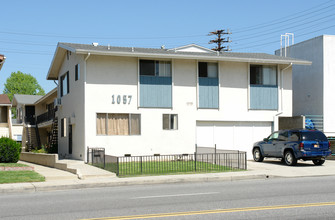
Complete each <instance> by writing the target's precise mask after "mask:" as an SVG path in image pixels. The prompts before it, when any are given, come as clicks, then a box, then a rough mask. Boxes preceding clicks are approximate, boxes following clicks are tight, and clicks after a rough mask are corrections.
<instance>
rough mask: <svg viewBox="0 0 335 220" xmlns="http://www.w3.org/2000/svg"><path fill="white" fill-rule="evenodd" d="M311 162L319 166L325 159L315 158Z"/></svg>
mask: <svg viewBox="0 0 335 220" xmlns="http://www.w3.org/2000/svg"><path fill="white" fill-rule="evenodd" d="M313 163H314V165H317V166H321V165H322V164H324V163H325V160H320V159H316V160H313Z"/></svg>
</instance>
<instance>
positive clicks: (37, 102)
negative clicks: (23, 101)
mask: <svg viewBox="0 0 335 220" xmlns="http://www.w3.org/2000/svg"><path fill="white" fill-rule="evenodd" d="M54 93H57V87H56V88H54V89H53V90H51V91H50V92H48V93H47V94H45V95H44V96H43V97H42V98H40V99H39V100H37V101H36V102H35V103H34V104H35V105H36V104H39V103H40V102H42V101H43V100H45V99H46V98H48V97H50V96H51V95H53V94H54Z"/></svg>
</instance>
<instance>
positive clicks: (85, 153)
mask: <svg viewBox="0 0 335 220" xmlns="http://www.w3.org/2000/svg"><path fill="white" fill-rule="evenodd" d="M90 56H91V53H88V54H87V56H86V57H85V61H84V64H85V68H84V155H83V156H84V158H85V157H86V155H87V152H86V151H87V147H86V143H87V140H86V136H87V135H86V74H87V60H88V58H89V57H90ZM84 161H85V162H86V163H88V158H86V159H84Z"/></svg>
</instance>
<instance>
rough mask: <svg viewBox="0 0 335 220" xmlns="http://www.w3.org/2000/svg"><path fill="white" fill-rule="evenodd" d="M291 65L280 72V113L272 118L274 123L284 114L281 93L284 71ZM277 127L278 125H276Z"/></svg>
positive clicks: (282, 90)
mask: <svg viewBox="0 0 335 220" xmlns="http://www.w3.org/2000/svg"><path fill="white" fill-rule="evenodd" d="M292 65H293V63H290V64H289V65H288V66H287V67H285V68H284V69H281V70H280V87H281V88H280V112H278V113H277V114H276V115H275V116H274V117H273V121H274V122H275V121H276V118H277V117H278V116H279V115H281V114H283V113H284V108H283V105H284V102H283V92H284V71H285V70H287V69H288V68H290V67H291V66H292ZM278 127H279V123H278ZM278 129H279V128H276V129H275V130H278Z"/></svg>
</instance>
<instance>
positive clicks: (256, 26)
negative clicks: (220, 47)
mask: <svg viewBox="0 0 335 220" xmlns="http://www.w3.org/2000/svg"><path fill="white" fill-rule="evenodd" d="M329 2H334V1H333V0H330V1H328V2H325V3H322V4H319V5H318V6H316V7H312V8H309V9H306V10H304V11H301V12H298V13H294V14H292V15H288V16H286V17H291V16H295V15H297V14H302V13H305V12H307V11H310V10H313V9H315V8H318V7H320V6H322V5H325V4H328V3H329ZM334 5H335V4H333V5H330V6H327V7H324V8H321V9H319V10H315V11H312V12H310V13H308V15H310V14H312V13H314V12H319V11H322V10H323V9H327V8H329V7H333V6H334ZM303 16H305V15H300V16H295V17H293V18H290V19H286V20H282V19H283V18H279V19H275V20H272V21H270V22H266V23H262V24H258V25H253V26H249V27H247V28H241V29H243V30H237V31H234V33H242V32H247V31H249V30H255V29H256V28H257V29H259V28H263V27H269V26H272V25H274V24H277V23H284V22H286V21H290V20H293V19H296V18H299V17H303ZM277 21H278V22H277Z"/></svg>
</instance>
